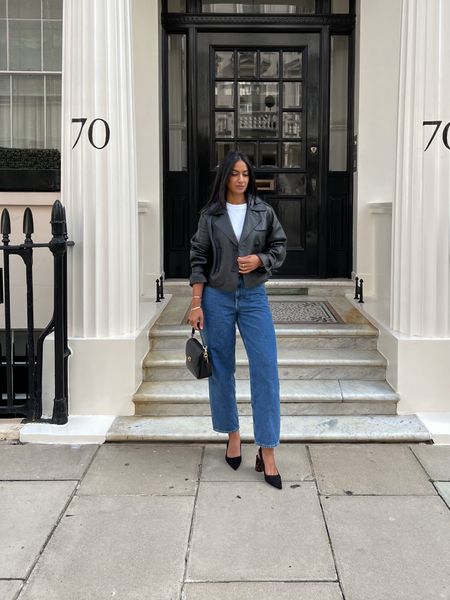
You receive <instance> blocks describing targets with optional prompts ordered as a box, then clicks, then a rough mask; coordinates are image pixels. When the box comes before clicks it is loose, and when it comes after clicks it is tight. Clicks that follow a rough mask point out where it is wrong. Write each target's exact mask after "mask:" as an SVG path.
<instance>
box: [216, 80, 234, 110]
mask: <svg viewBox="0 0 450 600" xmlns="http://www.w3.org/2000/svg"><path fill="white" fill-rule="evenodd" d="M215 92H216V108H234V83H233V82H232V81H222V82H218V83H216V86H215Z"/></svg>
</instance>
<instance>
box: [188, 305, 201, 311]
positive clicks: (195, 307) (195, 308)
mask: <svg viewBox="0 0 450 600" xmlns="http://www.w3.org/2000/svg"><path fill="white" fill-rule="evenodd" d="M197 308H201V306H194V308H191V310H190V311H189V312H192V311H193V310H197Z"/></svg>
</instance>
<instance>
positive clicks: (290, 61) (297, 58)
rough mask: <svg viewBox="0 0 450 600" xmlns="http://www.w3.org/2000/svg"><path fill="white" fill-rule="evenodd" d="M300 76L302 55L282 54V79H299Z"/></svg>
mask: <svg viewBox="0 0 450 600" xmlns="http://www.w3.org/2000/svg"><path fill="white" fill-rule="evenodd" d="M301 76H302V53H301V52H283V77H285V78H286V79H299V78H300V77H301Z"/></svg>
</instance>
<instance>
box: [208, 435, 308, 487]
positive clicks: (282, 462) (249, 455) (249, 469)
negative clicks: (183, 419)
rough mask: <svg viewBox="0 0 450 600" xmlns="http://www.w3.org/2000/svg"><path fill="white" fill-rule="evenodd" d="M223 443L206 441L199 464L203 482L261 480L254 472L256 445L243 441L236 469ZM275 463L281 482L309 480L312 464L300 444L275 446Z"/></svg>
mask: <svg viewBox="0 0 450 600" xmlns="http://www.w3.org/2000/svg"><path fill="white" fill-rule="evenodd" d="M225 449H226V443H224V444H208V445H207V446H206V447H205V454H204V456H203V465H202V475H201V480H202V481H261V479H262V478H263V475H262V473H257V472H256V471H255V460H256V453H257V452H258V446H255V444H242V462H241V464H240V466H239V468H238V469H237V470H236V471H233V469H232V468H231V467H230V466H229V465H228V464H227V463H226V462H225ZM275 452H276V460H277V466H278V469H279V471H280V473H281V476H282V478H283V481H306V480H312V479H313V475H312V473H311V466H310V463H309V459H308V454H307V451H306V446H305V445H302V444H280V445H279V446H278V447H277V448H276V451H275Z"/></svg>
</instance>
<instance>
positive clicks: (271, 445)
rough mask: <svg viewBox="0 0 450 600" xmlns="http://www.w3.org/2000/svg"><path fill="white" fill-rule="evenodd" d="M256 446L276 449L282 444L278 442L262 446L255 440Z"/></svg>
mask: <svg viewBox="0 0 450 600" xmlns="http://www.w3.org/2000/svg"><path fill="white" fill-rule="evenodd" d="M255 444H256V445H257V446H261V448H276V447H277V446H279V445H280V442H277V443H276V444H260V443H259V442H257V441H256V440H255Z"/></svg>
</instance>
